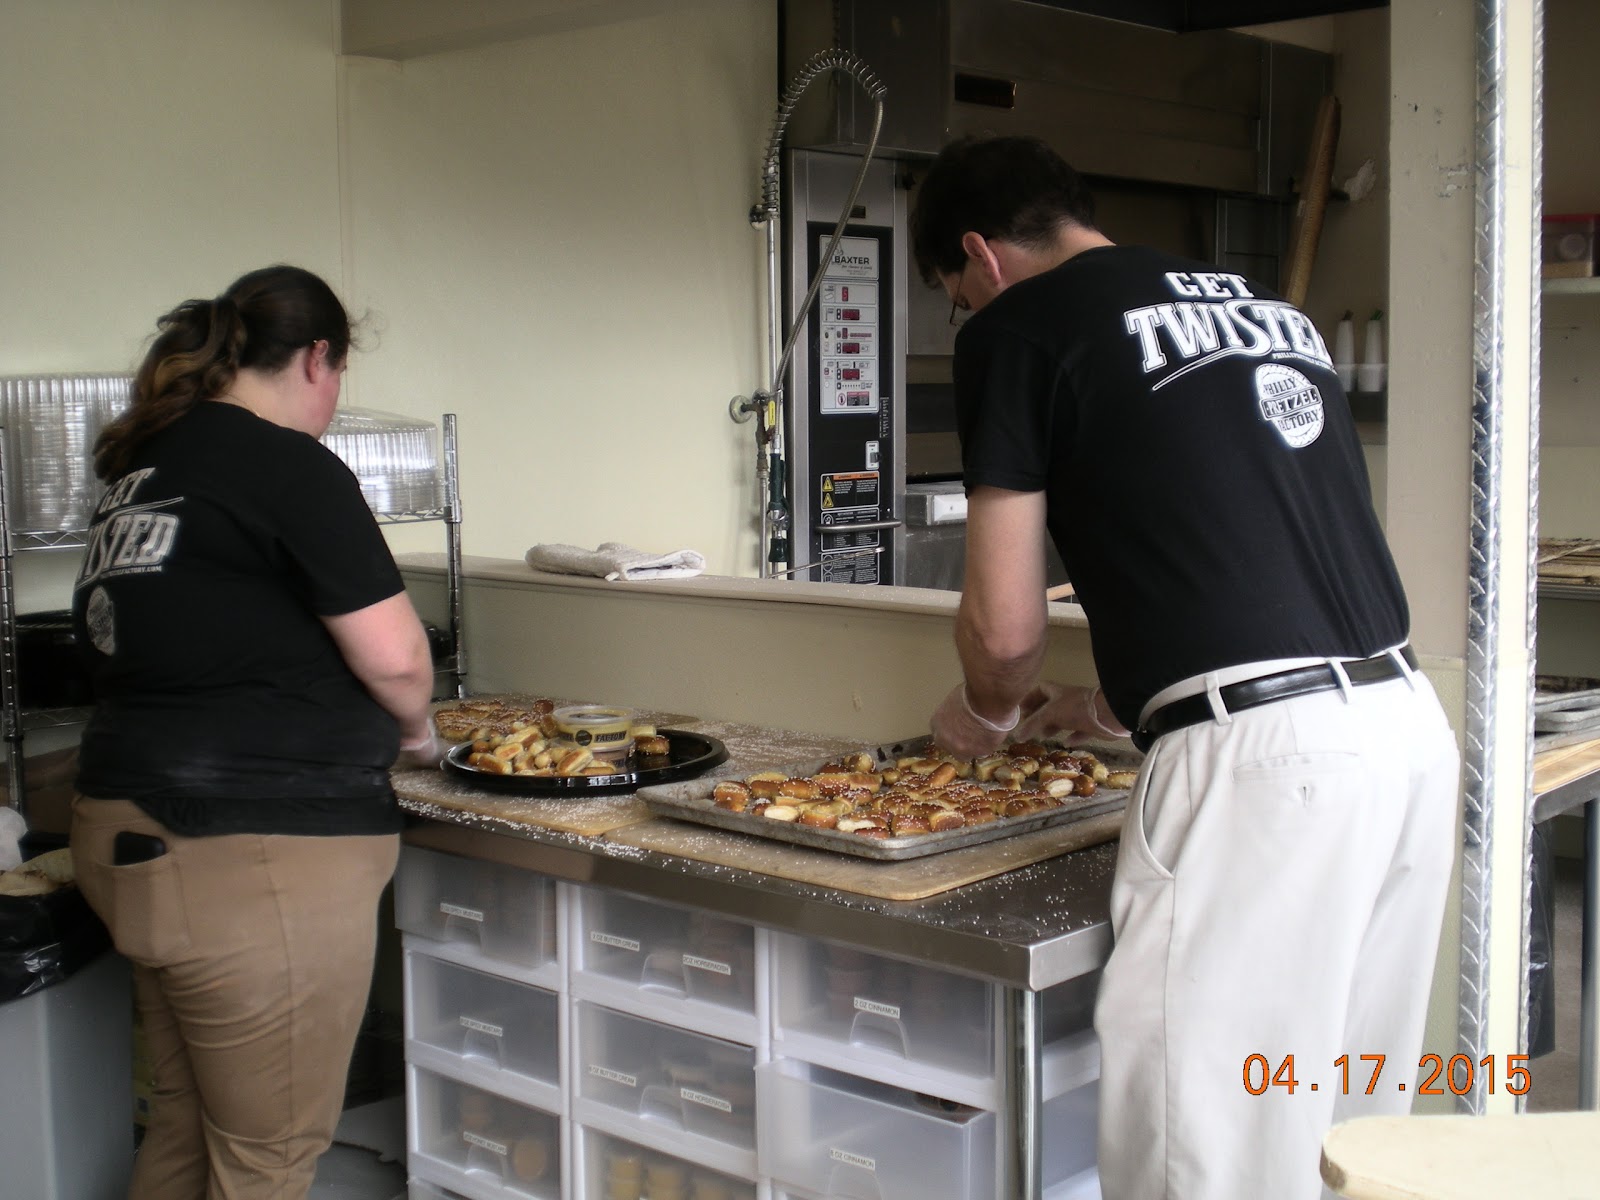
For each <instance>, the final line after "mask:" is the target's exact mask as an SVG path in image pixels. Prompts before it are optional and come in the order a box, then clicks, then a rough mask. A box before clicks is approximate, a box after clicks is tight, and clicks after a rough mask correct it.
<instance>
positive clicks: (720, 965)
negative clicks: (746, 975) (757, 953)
mask: <svg viewBox="0 0 1600 1200" xmlns="http://www.w3.org/2000/svg"><path fill="white" fill-rule="evenodd" d="M683 965H684V966H686V967H694V968H695V969H696V970H698V971H714V972H716V973H717V974H718V975H732V974H733V968H732V967H730V966H729V965H728V964H727V963H725V962H718V961H717V960H716V959H714V958H696V957H695V956H694V955H692V954H685V955H684V956H683Z"/></svg>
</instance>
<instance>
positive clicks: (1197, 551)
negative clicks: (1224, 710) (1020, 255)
mask: <svg viewBox="0 0 1600 1200" xmlns="http://www.w3.org/2000/svg"><path fill="white" fill-rule="evenodd" d="M955 384H956V405H957V419H958V423H959V433H960V436H961V448H962V449H961V452H962V464H963V468H964V471H965V480H966V485H967V487H968V488H969V489H970V488H972V487H975V486H978V485H990V486H993V487H999V488H1006V489H1009V490H1012V491H1022V492H1037V491H1044V492H1046V493H1047V496H1048V513H1049V516H1048V521H1049V526H1050V533H1051V536H1052V537H1053V538H1054V540H1055V543H1056V546H1057V548H1058V549H1059V550H1060V552H1061V558H1062V561H1063V562H1064V563H1065V565H1066V568H1067V574H1068V576H1069V577H1070V578H1071V580H1072V582H1073V585H1074V587H1075V589H1076V592H1077V595H1078V599H1079V600H1080V602H1081V603H1082V605H1083V608H1084V611H1085V613H1086V614H1087V616H1088V617H1089V626H1090V634H1091V637H1092V640H1093V647H1094V656H1095V663H1096V665H1097V667H1098V669H1099V673H1100V678H1101V681H1102V684H1103V686H1104V688H1105V692H1106V697H1107V699H1108V700H1109V701H1110V703H1111V707H1112V709H1113V711H1114V712H1115V713H1116V715H1117V718H1118V719H1119V720H1120V721H1122V722H1123V724H1125V725H1128V726H1129V727H1132V726H1133V725H1134V724H1135V723H1136V721H1137V719H1138V716H1139V712H1140V710H1141V709H1142V708H1143V706H1144V704H1145V702H1146V701H1147V700H1148V699H1149V698H1150V697H1151V696H1152V695H1154V694H1155V693H1156V692H1158V691H1160V690H1161V689H1162V688H1163V687H1166V686H1167V685H1168V684H1171V683H1174V682H1176V681H1177V680H1179V679H1185V678H1188V677H1189V676H1191V675H1197V674H1200V673H1201V672H1204V671H1209V670H1216V669H1219V668H1222V667H1226V666H1232V665H1235V664H1238V663H1247V662H1258V661H1262V660H1265V659H1275V658H1293V657H1300V656H1323V655H1328V656H1352V657H1355V656H1359V657H1365V656H1368V655H1371V654H1375V653H1377V652H1378V651H1380V650H1382V649H1384V648H1385V647H1386V646H1391V645H1395V644H1397V643H1399V642H1401V641H1402V640H1404V638H1405V636H1406V630H1407V627H1408V624H1409V620H1410V618H1409V614H1408V613H1407V609H1406V600H1405V593H1404V591H1403V590H1402V588H1401V585H1400V580H1399V576H1398V573H1397V572H1396V570H1395V567H1394V562H1393V560H1392V558H1391V557H1390V554H1389V549H1388V546H1387V544H1386V543H1385V541H1384V537H1383V532H1382V529H1381V528H1380V527H1379V525H1378V520H1377V516H1376V514H1375V513H1374V512H1373V509H1372V500H1371V491H1370V487H1369V483H1368V479H1367V470H1366V462H1365V460H1364V458H1363V457H1362V453H1361V445H1360V441H1359V439H1358V438H1357V436H1356V431H1355V425H1354V422H1353V420H1352V418H1351V416H1350V409H1349V404H1348V402H1347V401H1346V399H1345V395H1344V392H1343V390H1342V389H1341V388H1340V386H1339V381H1338V377H1337V376H1336V375H1335V374H1334V372H1333V369H1332V364H1331V359H1330V357H1329V355H1328V351H1327V347H1326V346H1325V345H1324V344H1323V341H1322V338H1321V337H1320V336H1318V334H1317V331H1316V329H1315V328H1314V327H1313V326H1312V324H1311V322H1310V320H1309V319H1307V318H1306V317H1305V316H1304V315H1303V314H1301V313H1300V312H1299V311H1298V310H1297V309H1295V308H1293V307H1291V306H1290V305H1289V304H1287V303H1286V302H1285V301H1283V300H1282V299H1280V298H1279V297H1277V296H1275V295H1273V294H1272V293H1271V292H1269V291H1267V290H1265V289H1263V288H1260V287H1258V286H1256V285H1255V284H1254V283H1251V282H1249V281H1248V280H1246V279H1245V278H1244V277H1242V276H1239V275H1236V274H1232V273H1229V272H1225V271H1223V270H1222V269H1220V268H1217V267H1215V266H1209V265H1206V264H1202V263H1197V262H1191V261H1188V260H1186V259H1182V258H1178V257H1175V256H1173V255H1169V254H1166V253H1163V252H1161V251H1158V250H1153V249H1149V248H1146V247H1140V246H1106V247H1099V248H1096V249H1092V250H1088V251H1085V252H1083V253H1081V254H1078V255H1076V256H1074V257H1073V258H1071V259H1069V260H1067V262H1065V263H1063V264H1062V265H1061V266H1059V267H1056V268H1054V269H1053V270H1050V271H1047V272H1045V273H1043V274H1041V275H1038V276H1035V277H1033V278H1030V279H1026V280H1023V281H1021V282H1019V283H1017V284H1014V285H1013V286H1011V287H1009V288H1007V289H1006V290H1005V291H1003V292H1002V293H1001V294H1000V295H999V296H997V297H996V298H995V299H994V300H993V301H992V302H990V303H989V304H988V305H986V306H985V307H984V308H983V309H982V310H980V311H979V312H977V313H975V314H974V315H973V317H972V319H971V320H969V321H968V322H967V323H966V325H965V326H963V328H962V330H961V332H960V334H959V335H957V338H956V359H955Z"/></svg>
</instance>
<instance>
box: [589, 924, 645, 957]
mask: <svg viewBox="0 0 1600 1200" xmlns="http://www.w3.org/2000/svg"><path fill="white" fill-rule="evenodd" d="M589 940H590V941H591V942H599V943H600V944H601V945H602V946H615V947H616V948H617V949H618V950H627V951H628V952H629V953H631V954H637V953H639V943H638V942H636V941H634V940H633V939H632V938H625V937H618V936H617V935H616V934H614V933H601V932H600V931H599V930H598V929H596V930H595V931H594V932H592V933H591V934H590V935H589Z"/></svg>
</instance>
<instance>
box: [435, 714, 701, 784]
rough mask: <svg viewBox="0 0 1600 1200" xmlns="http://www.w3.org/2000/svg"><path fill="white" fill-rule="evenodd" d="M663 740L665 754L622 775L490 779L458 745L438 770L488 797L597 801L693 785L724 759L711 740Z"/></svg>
mask: <svg viewBox="0 0 1600 1200" xmlns="http://www.w3.org/2000/svg"><path fill="white" fill-rule="evenodd" d="M658 732H659V733H660V734H661V736H662V737H664V738H666V739H667V745H668V747H669V749H668V751H667V753H666V754H660V755H653V756H649V757H642V758H635V759H634V760H633V761H632V762H631V763H630V764H629V765H628V766H627V767H626V768H625V769H624V770H621V771H614V772H612V773H611V774H610V775H491V774H490V773H489V772H487V771H480V770H478V768H476V767H469V766H468V765H467V764H466V762H465V761H463V760H464V759H465V758H466V756H467V755H468V754H471V753H472V744H471V743H470V742H463V743H462V744H461V745H459V746H454V747H452V748H451V750H450V753H448V754H446V755H445V756H444V761H443V762H442V763H441V764H440V765H441V766H442V767H443V768H444V772H445V774H447V775H451V776H454V777H455V778H457V779H461V780H465V781H466V782H468V783H471V784H473V785H474V786H476V787H481V788H486V789H487V790H489V791H491V792H510V793H512V794H514V795H518V796H553V797H558V798H559V797H562V796H570V797H573V798H578V799H581V798H582V797H585V796H600V795H605V794H607V793H610V792H631V791H635V790H637V789H638V788H640V787H643V786H646V785H649V784H666V783H670V782H672V781H673V780H681V779H692V778H694V777H695V776H697V775H702V774H704V773H705V772H707V771H709V770H711V768H712V767H715V766H718V765H720V764H722V763H724V762H726V761H727V759H728V749H727V747H726V746H724V745H723V744H722V743H721V742H720V741H718V740H717V739H716V738H714V737H709V736H707V735H706V734H703V733H689V732H687V731H685V730H682V729H662V730H659V731H658Z"/></svg>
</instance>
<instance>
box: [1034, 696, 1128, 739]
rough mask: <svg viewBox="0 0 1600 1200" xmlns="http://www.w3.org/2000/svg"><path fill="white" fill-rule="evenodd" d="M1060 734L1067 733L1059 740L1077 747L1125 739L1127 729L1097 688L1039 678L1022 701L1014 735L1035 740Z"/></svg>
mask: <svg viewBox="0 0 1600 1200" xmlns="http://www.w3.org/2000/svg"><path fill="white" fill-rule="evenodd" d="M1057 734H1065V736H1059V737H1056V740H1057V741H1058V742H1061V743H1062V744H1063V745H1067V746H1076V745H1078V744H1080V743H1082V742H1087V741H1104V740H1105V739H1107V738H1113V739H1115V738H1125V737H1127V736H1128V731H1127V730H1126V729H1124V728H1123V727H1122V725H1121V724H1120V723H1119V722H1118V721H1117V719H1116V717H1114V716H1112V715H1111V710H1110V709H1109V708H1107V707H1106V702H1105V698H1104V697H1103V696H1102V695H1101V693H1100V689H1099V688H1098V687H1092V688H1086V687H1068V686H1064V685H1062V684H1059V683H1051V682H1050V681H1049V680H1040V681H1039V686H1038V687H1036V688H1034V690H1033V691H1032V692H1031V693H1030V694H1029V696H1028V698H1027V699H1026V700H1024V701H1023V702H1022V719H1021V720H1020V721H1018V722H1017V728H1016V732H1015V733H1014V734H1012V736H1013V737H1014V738H1015V739H1016V740H1017V741H1019V742H1036V741H1039V740H1041V739H1042V738H1047V737H1051V736H1052V735H1057Z"/></svg>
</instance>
